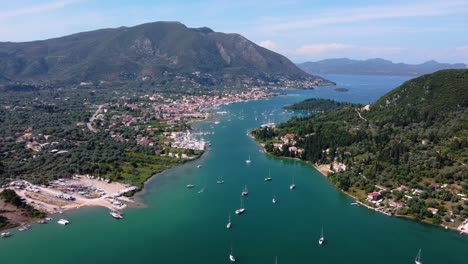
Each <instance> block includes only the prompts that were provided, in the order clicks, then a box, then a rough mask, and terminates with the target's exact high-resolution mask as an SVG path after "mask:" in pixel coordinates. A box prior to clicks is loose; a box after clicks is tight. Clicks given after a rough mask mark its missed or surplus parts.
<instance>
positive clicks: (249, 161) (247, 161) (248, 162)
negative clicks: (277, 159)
mask: <svg viewBox="0 0 468 264" xmlns="http://www.w3.org/2000/svg"><path fill="white" fill-rule="evenodd" d="M251 162H252V161H251V160H250V155H249V159H248V160H246V161H245V163H247V165H248V164H250V163H251Z"/></svg>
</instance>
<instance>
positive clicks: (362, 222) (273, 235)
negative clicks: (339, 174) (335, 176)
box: [0, 75, 468, 264]
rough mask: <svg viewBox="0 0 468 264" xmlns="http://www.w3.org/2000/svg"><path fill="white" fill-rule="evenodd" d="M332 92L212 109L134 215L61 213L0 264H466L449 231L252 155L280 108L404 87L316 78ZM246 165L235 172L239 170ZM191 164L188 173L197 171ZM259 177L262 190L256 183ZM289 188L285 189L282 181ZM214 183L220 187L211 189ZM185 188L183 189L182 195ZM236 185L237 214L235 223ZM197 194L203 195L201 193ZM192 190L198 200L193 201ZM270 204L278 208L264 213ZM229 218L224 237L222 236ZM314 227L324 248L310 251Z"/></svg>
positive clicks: (0, 256)
mask: <svg viewBox="0 0 468 264" xmlns="http://www.w3.org/2000/svg"><path fill="white" fill-rule="evenodd" d="M324 77H326V78H328V79H330V80H333V81H335V82H337V86H336V87H344V88H348V89H349V91H348V92H336V91H334V89H335V88H336V87H320V88H317V89H315V90H292V91H286V92H285V93H286V94H287V95H285V96H280V97H275V98H271V99H269V100H263V101H256V102H247V103H239V104H233V105H228V106H223V107H222V108H221V109H220V110H216V111H223V110H225V111H227V112H228V113H227V114H225V115H218V114H214V120H218V121H219V122H220V123H219V124H217V125H216V124H214V122H213V121H214V120H211V121H208V122H202V123H197V124H195V125H194V128H195V131H194V132H209V133H213V132H214V134H209V135H206V136H204V137H205V139H207V140H209V141H210V142H211V148H210V149H209V150H208V151H207V152H206V153H205V154H204V155H203V157H202V158H201V159H200V160H197V161H195V162H191V163H188V164H185V165H183V166H180V167H177V168H174V169H171V170H169V171H166V172H164V173H162V174H160V175H158V176H156V177H154V178H153V179H151V180H150V181H149V182H148V183H147V184H146V186H145V189H144V191H143V192H142V193H141V194H139V195H138V198H139V199H140V200H141V201H142V202H144V203H145V204H146V207H145V208H131V209H129V210H127V211H125V219H123V220H121V221H117V220H115V219H112V218H111V217H110V215H109V214H108V212H107V210H105V209H102V208H86V209H82V210H78V211H71V212H66V213H65V215H64V216H55V220H57V218H58V217H63V218H67V219H69V220H70V221H71V224H70V225H68V226H60V225H58V224H56V223H55V222H56V221H53V222H51V223H49V224H47V225H34V226H33V228H32V229H31V230H29V231H27V232H21V233H20V232H16V231H15V233H14V236H13V237H11V238H9V239H1V240H0V261H1V262H2V263H21V264H22V263H48V264H52V263H68V264H73V263H205V264H207V263H208V264H210V263H213V264H214V263H228V262H229V260H228V255H229V252H230V250H231V247H232V248H233V251H234V255H235V256H236V258H237V259H238V261H239V262H241V263H274V260H275V256H278V263H298V264H300V263H375V262H379V263H389V264H390V263H414V258H415V256H416V254H417V252H418V250H419V249H420V248H421V249H422V261H423V263H468V261H467V260H468V237H467V236H461V235H459V234H458V233H456V232H453V231H446V230H443V229H441V228H437V227H433V226H429V225H425V224H420V223H417V222H414V221H409V220H404V219H399V218H394V217H388V216H385V215H383V214H380V213H376V212H373V211H370V210H367V209H365V208H363V207H355V206H351V205H350V203H352V202H353V200H352V199H350V198H349V197H347V196H345V195H344V194H342V193H340V192H338V191H337V190H336V189H335V188H334V187H333V186H332V185H331V183H330V182H329V181H328V180H327V179H326V178H325V177H323V176H322V175H321V174H319V173H318V172H317V171H316V170H315V169H314V168H312V167H311V166H310V165H308V164H306V163H304V162H300V161H295V160H288V159H279V158H273V157H269V156H266V155H265V154H264V153H261V152H260V150H261V148H260V147H259V146H258V145H257V144H256V143H255V142H254V141H253V140H252V139H251V138H249V137H248V136H247V135H246V133H247V131H248V130H250V129H252V128H255V127H258V126H260V125H261V124H263V123H268V122H281V121H285V120H287V119H288V118H290V117H291V116H293V115H295V113H292V112H286V111H283V110H282V107H283V106H285V105H289V104H291V103H294V102H298V101H301V100H303V99H306V98H311V97H318V98H330V99H336V100H339V101H350V102H354V103H362V104H367V103H369V102H372V101H375V100H376V99H378V98H379V97H380V96H381V95H383V94H385V93H386V92H388V91H389V90H391V89H393V88H394V87H396V86H398V85H399V84H401V83H402V82H404V81H406V80H408V79H409V77H388V76H384V77H381V76H347V75H327V76H324ZM249 156H250V159H251V160H252V163H251V164H250V165H247V164H246V162H245V160H246V159H248V158H249ZM199 164H200V165H202V167H201V168H197V165H199ZM269 171H271V177H272V178H273V180H272V181H271V182H266V181H264V178H265V177H267V176H268V174H269ZM293 175H294V181H295V184H296V186H297V188H296V189H295V190H293V191H291V190H290V189H289V185H290V184H291V183H292V180H293V179H292V177H293ZM219 177H222V178H223V179H224V181H225V183H224V184H217V183H216V181H217V180H218V178H219ZM188 183H193V184H195V185H196V186H195V187H194V188H192V189H187V188H186V187H185V185H187V184H188ZM245 185H247V187H248V189H249V195H248V196H247V197H245V199H244V202H245V208H246V212H245V213H244V214H243V215H235V214H234V210H235V209H238V208H239V205H240V194H241V191H242V189H243V188H244V186H245ZM202 190H203V191H202ZM201 191H202V192H201ZM274 195H275V196H276V198H277V200H278V203H277V204H272V202H271V199H272V197H273V196H274ZM229 214H231V218H232V228H231V229H230V230H227V229H226V224H227V220H228V215H229ZM322 226H323V227H324V233H325V238H326V242H325V244H324V245H322V246H319V245H318V239H319V236H320V230H321V228H322Z"/></svg>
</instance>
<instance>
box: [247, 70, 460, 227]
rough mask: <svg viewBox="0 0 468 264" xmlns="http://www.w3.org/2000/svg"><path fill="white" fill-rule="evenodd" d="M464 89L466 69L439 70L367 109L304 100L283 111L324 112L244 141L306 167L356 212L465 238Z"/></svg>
mask: <svg viewBox="0 0 468 264" xmlns="http://www.w3.org/2000/svg"><path fill="white" fill-rule="evenodd" d="M466 87H468V70H442V71H439V72H436V73H434V74H430V75H424V76H421V77H419V78H416V79H412V80H410V81H407V82H405V83H404V84H403V85H401V86H400V87H398V88H396V89H394V90H392V91H390V92H389V93H387V94H386V95H384V96H383V97H381V98H380V99H379V100H377V101H376V102H375V103H373V104H371V105H366V106H362V105H355V104H342V105H340V104H338V103H333V102H330V101H329V100H321V99H308V100H305V101H303V102H300V103H298V104H294V105H292V106H290V107H288V108H289V109H297V110H307V109H310V110H316V109H321V108H324V109H328V110H326V111H323V113H316V112H315V113H314V114H311V115H309V116H306V117H293V118H292V119H290V120H289V121H287V122H284V123H281V124H278V125H275V126H268V127H267V126H264V127H261V128H258V129H255V130H253V131H252V132H251V134H252V136H253V137H254V138H255V139H256V140H257V141H258V142H259V143H260V144H262V145H263V146H264V149H265V151H266V152H267V153H269V154H272V155H275V156H282V157H290V158H298V159H301V160H304V161H308V162H311V163H313V164H314V165H315V167H316V168H317V169H318V170H319V171H320V172H321V173H322V174H324V175H326V176H328V177H329V179H330V180H331V182H332V183H333V184H334V185H335V186H336V187H337V188H339V189H340V190H342V191H343V192H345V193H347V194H348V195H350V196H352V197H354V198H355V199H356V200H357V202H356V203H355V204H357V205H359V204H361V205H364V206H366V207H368V208H370V209H373V210H376V211H379V212H382V213H384V214H387V215H396V216H401V217H407V218H412V219H416V220H419V221H424V222H427V223H432V224H435V225H442V226H446V227H450V228H454V229H455V228H457V227H458V229H459V230H460V231H461V232H462V231H463V232H466V230H463V229H462V227H463V225H464V222H466V220H467V219H468V185H467V182H466V181H467V175H468V165H467V163H468V122H467V120H468V108H467V107H468V89H466ZM323 106H325V107H323Z"/></svg>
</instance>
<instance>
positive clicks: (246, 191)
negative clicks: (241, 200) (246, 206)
mask: <svg viewBox="0 0 468 264" xmlns="http://www.w3.org/2000/svg"><path fill="white" fill-rule="evenodd" d="M248 194H249V190H248V189H247V185H245V187H244V190H243V191H242V193H241V195H242V196H247V195H248Z"/></svg>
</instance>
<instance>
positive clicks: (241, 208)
mask: <svg viewBox="0 0 468 264" xmlns="http://www.w3.org/2000/svg"><path fill="white" fill-rule="evenodd" d="M244 212H245V208H244V199H242V196H241V204H240V208H239V209H237V210H236V214H242V213H244Z"/></svg>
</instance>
